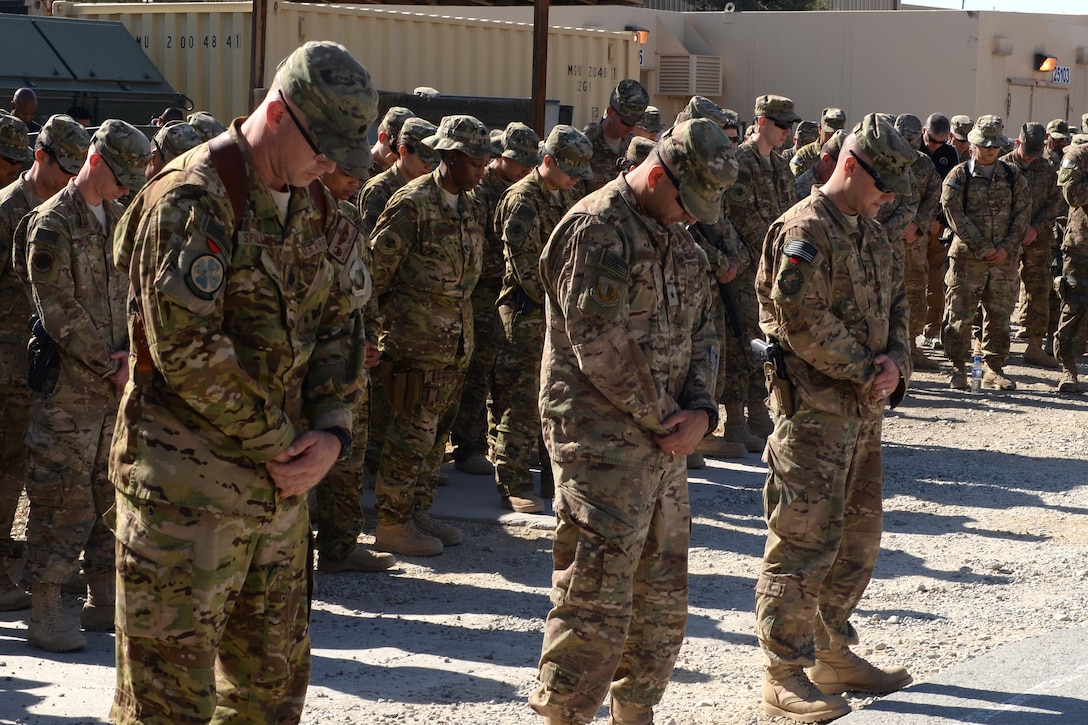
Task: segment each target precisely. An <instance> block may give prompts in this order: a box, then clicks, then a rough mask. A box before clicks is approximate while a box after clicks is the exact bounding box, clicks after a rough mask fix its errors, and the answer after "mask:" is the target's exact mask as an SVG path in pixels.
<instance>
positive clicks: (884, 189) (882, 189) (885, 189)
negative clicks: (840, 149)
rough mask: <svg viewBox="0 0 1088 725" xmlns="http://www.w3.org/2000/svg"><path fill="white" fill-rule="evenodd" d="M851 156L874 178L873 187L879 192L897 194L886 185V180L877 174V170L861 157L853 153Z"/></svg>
mask: <svg viewBox="0 0 1088 725" xmlns="http://www.w3.org/2000/svg"><path fill="white" fill-rule="evenodd" d="M850 155H851V156H853V157H854V160H855V161H857V162H858V166H860V167H861V168H863V169H865V173H867V174H868V175H869V176H871V177H873V185H874V186H875V187H876V188H877V190H878V191H880V192H881V193H884V194H894V193H895V192H894V191H892V190H891V188H890V187H889V186H888V185H887V184H885V183H884V180H883V179H881V178H880V176H879V175H878V174H877V173H876V169H874V168H873V167H872V166H870V165H869V164H867V163H865V161H864V160H863V159H862V158H861V157H860V156H858V155H857V154H855V153H854V152H853V151H851V152H850Z"/></svg>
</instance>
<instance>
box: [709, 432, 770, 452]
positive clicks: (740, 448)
mask: <svg viewBox="0 0 1088 725" xmlns="http://www.w3.org/2000/svg"><path fill="white" fill-rule="evenodd" d="M749 435H751V434H750V433H749ZM760 450H763V449H762V448H761V449H760ZM695 452H696V453H702V454H703V455H704V456H709V457H710V458H744V457H745V456H747V455H748V447H747V446H745V445H744V443H741V442H737V441H730V440H726V439H725V438H722V437H719V436H716V435H708V436H707V437H705V438H703V440H702V441H700V442H699V445H698V446H696V447H695Z"/></svg>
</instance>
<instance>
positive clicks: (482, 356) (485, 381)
mask: <svg viewBox="0 0 1088 725" xmlns="http://www.w3.org/2000/svg"><path fill="white" fill-rule="evenodd" d="M500 287H501V281H499V280H483V279H481V280H480V282H479V284H477V285H476V289H475V290H473V292H472V324H473V339H474V341H475V342H474V346H473V349H472V360H471V361H469V364H468V372H467V373H465V384H464V390H463V391H462V392H461V402H460V407H459V409H458V412H457V419H456V420H455V421H454V424H453V430H452V431H451V438H450V440H451V441H452V442H453V445H454V450H453V457H454V458H455V459H457V460H459V461H461V460H464V459H466V458H468V457H469V456H471V455H473V454H475V453H482V454H484V455H487V451H488V425H487V398H488V395H489V394H490V393H491V388H492V382H491V381H492V376H493V373H494V370H495V353H496V341H497V339H498V336H499V334H500V333H501V331H502V328H501V326H500V322H499V312H498V308H497V307H496V304H497V301H498V299H499V288H500Z"/></svg>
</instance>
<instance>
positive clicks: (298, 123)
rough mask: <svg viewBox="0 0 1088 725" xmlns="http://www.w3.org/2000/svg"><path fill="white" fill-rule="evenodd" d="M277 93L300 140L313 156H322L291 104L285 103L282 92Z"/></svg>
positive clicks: (322, 153)
mask: <svg viewBox="0 0 1088 725" xmlns="http://www.w3.org/2000/svg"><path fill="white" fill-rule="evenodd" d="M277 93H279V94H280V100H281V101H283V107H284V108H286V109H287V115H288V116H290V117H291V121H292V122H293V123H294V124H295V128H297V129H298V132H299V133H301V134H302V138H304V139H306V143H307V144H309V145H310V148H311V149H312V150H313V152H314V156H323V155H324V152H323V151H322V150H321V149H320V148H318V146H317V142H316V141H314V140H313V138H312V137H311V136H310V133H309V131H307V130H306V129H305V128H303V126H302V122H301V121H299V120H298V116H296V115H295V112H294V111H292V110H291V104H290V103H288V102H287V99H286V98H285V97H284V95H283V91H277Z"/></svg>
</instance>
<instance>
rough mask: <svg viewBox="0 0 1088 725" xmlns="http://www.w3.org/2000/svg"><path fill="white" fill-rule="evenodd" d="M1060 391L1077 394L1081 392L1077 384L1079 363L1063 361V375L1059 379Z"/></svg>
mask: <svg viewBox="0 0 1088 725" xmlns="http://www.w3.org/2000/svg"><path fill="white" fill-rule="evenodd" d="M1058 392H1059V393H1064V394H1066V395H1075V394H1077V393H1079V392H1080V386H1079V385H1077V363H1076V362H1070V361H1068V360H1066V361H1064V362H1062V377H1061V379H1060V380H1059V381H1058Z"/></svg>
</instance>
